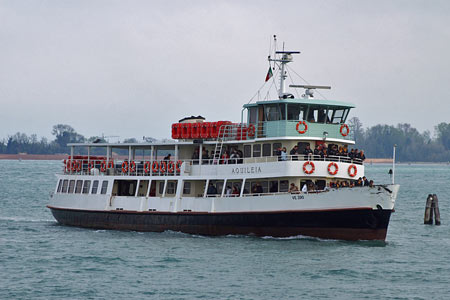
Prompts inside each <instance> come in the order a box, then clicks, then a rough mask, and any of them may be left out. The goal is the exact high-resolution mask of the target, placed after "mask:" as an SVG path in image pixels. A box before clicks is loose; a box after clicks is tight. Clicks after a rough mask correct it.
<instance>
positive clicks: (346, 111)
mask: <svg viewBox="0 0 450 300" xmlns="http://www.w3.org/2000/svg"><path fill="white" fill-rule="evenodd" d="M349 112H350V109H346V110H345V111H344V116H343V117H342V120H341V123H345V121H346V120H347V117H348V114H349Z"/></svg>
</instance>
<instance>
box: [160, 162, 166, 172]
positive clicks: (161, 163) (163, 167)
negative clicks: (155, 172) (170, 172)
mask: <svg viewBox="0 0 450 300" xmlns="http://www.w3.org/2000/svg"><path fill="white" fill-rule="evenodd" d="M159 170H160V171H161V172H162V173H164V172H166V170H167V163H166V162H165V161H162V162H160V163H159Z"/></svg>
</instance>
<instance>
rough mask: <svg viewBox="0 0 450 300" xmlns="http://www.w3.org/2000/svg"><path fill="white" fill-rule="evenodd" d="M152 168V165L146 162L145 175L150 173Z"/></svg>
mask: <svg viewBox="0 0 450 300" xmlns="http://www.w3.org/2000/svg"><path fill="white" fill-rule="evenodd" d="M151 168H152V165H151V163H150V162H149V161H146V162H145V163H144V172H145V174H147V173H149V172H150V169H151Z"/></svg>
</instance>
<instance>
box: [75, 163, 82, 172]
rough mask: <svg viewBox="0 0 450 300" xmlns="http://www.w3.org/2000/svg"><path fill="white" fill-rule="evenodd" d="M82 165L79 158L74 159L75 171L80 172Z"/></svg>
mask: <svg viewBox="0 0 450 300" xmlns="http://www.w3.org/2000/svg"><path fill="white" fill-rule="evenodd" d="M82 167H83V162H82V161H81V160H78V161H76V168H77V172H80V171H81V168H82Z"/></svg>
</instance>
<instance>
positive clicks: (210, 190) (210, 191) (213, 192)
mask: <svg viewBox="0 0 450 300" xmlns="http://www.w3.org/2000/svg"><path fill="white" fill-rule="evenodd" d="M206 194H207V195H216V194H217V188H216V187H215V186H214V184H213V183H212V182H210V183H209V186H208V190H207V191H206Z"/></svg>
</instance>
